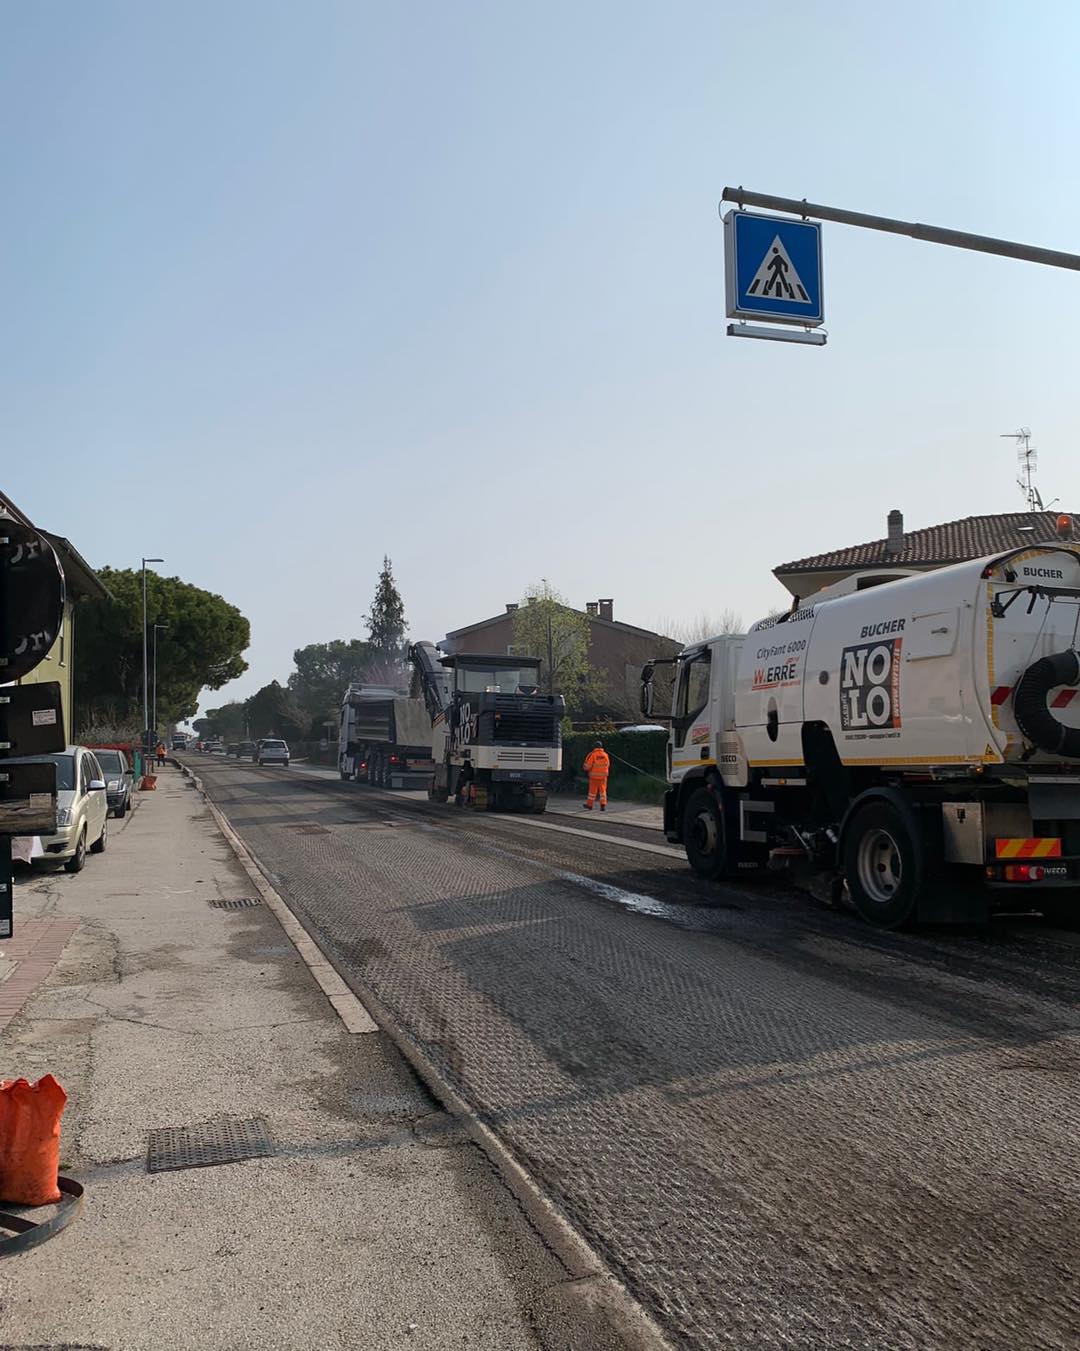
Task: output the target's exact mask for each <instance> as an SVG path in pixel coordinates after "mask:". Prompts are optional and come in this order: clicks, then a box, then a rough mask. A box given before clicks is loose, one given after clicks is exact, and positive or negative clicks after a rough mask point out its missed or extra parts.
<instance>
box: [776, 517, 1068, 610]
mask: <svg viewBox="0 0 1080 1351" xmlns="http://www.w3.org/2000/svg"><path fill="white" fill-rule="evenodd" d="M1063 540H1064V541H1066V542H1068V543H1071V544H1075V545H1076V546H1077V547H1080V530H1078V528H1077V525H1076V517H1075V516H1073V515H1070V514H1067V513H1061V512H1057V511H1008V512H1003V513H1001V514H999V515H996V516H965V517H963V518H962V519H961V520H959V521H946V522H945V523H944V524H943V525H930V526H926V527H924V528H923V529H922V530H905V529H904V517H903V515H902V514H901V512H899V511H897V510H893V511H890V512H889V516H888V522H887V530H886V534H885V536H884V538H883V539H875V540H871V541H870V542H869V543H868V544H853V545H849V546H848V547H847V548H844V549H833V550H831V551H830V552H828V553H823V554H813V555H812V556H811V557H809V558H799V559H796V560H795V561H794V562H791V563H781V564H780V566H779V567H776V568H773V576H774V577H776V579H777V580H778V581H779V582H782V583H783V585H784V586H785V587H786V588H787V589H788V591H790V592H791V594H792V595H793V596H799V597H800V598H802V597H806V596H812V595H814V594H815V593H816V592H818V591H820V590H821V589H822V588H823V587H826V586H832V584H833V583H834V582H840V581H843V579H844V578H845V577H849V576H851V574H852V573H853V572H864V571H874V572H883V573H888V572H890V571H892V570H893V569H894V568H895V569H896V570H897V571H898V572H907V571H911V570H913V569H914V570H915V571H918V572H929V571H931V570H932V569H934V568H943V567H946V566H947V565H948V564H950V563H962V562H964V561H965V560H967V559H969V558H984V557H985V556H986V555H988V554H997V553H1005V552H1006V550H1008V549H1018V548H1021V547H1022V546H1023V545H1025V544H1059V543H1061V542H1062V541H1063Z"/></svg>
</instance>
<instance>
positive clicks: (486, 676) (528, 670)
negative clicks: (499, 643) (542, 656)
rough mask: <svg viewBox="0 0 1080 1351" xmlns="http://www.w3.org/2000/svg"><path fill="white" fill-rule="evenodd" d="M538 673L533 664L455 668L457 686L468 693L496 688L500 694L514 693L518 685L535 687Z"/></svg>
mask: <svg viewBox="0 0 1080 1351" xmlns="http://www.w3.org/2000/svg"><path fill="white" fill-rule="evenodd" d="M539 679H540V675H539V672H538V670H537V669H536V667H535V666H522V667H518V666H496V667H494V668H492V667H490V666H489V667H487V668H486V669H485V668H484V667H468V666H465V667H462V666H459V667H458V668H457V687H458V689H459V690H465V691H467V692H468V693H470V694H483V693H484V691H485V690H489V689H497V690H498V691H499V693H500V694H514V693H516V692H517V689H518V687H519V686H523V687H524V688H525V689H530V690H531V689H535V688H536V685H537V683H538V681H539Z"/></svg>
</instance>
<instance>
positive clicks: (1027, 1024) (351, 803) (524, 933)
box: [200, 766, 1080, 1351]
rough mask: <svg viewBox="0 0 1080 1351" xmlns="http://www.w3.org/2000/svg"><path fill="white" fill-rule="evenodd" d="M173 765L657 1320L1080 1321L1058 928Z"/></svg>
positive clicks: (903, 1341)
mask: <svg viewBox="0 0 1080 1351" xmlns="http://www.w3.org/2000/svg"><path fill="white" fill-rule="evenodd" d="M200 772H204V775H205V781H206V783H207V786H208V788H209V790H210V792H211V793H212V795H213V797H214V798H215V800H216V801H217V802H218V803H219V805H221V806H222V808H223V810H225V811H226V813H227V814H228V816H229V818H230V820H231V821H232V822H233V824H234V826H235V828H236V829H237V830H238V832H239V833H240V834H241V836H242V837H243V838H244V839H245V841H246V842H247V843H248V844H249V846H250V847H251V848H252V849H253V850H254V851H255V853H256V854H257V855H258V857H259V858H260V860H261V861H262V863H263V865H264V866H265V867H266V868H267V869H268V870H269V872H270V874H271V875H272V877H273V879H274V881H275V884H276V885H277V887H278V888H279V890H281V892H282V894H283V895H284V896H285V897H286V898H287V899H288V901H289V903H290V904H291V905H292V906H293V907H294V908H295V909H296V911H297V913H298V914H300V915H301V916H302V917H303V918H304V920H305V922H306V923H307V924H308V925H309V926H310V927H311V929H312V930H313V931H314V932H316V933H317V934H318V935H319V937H320V941H321V942H322V943H323V944H324V946H325V947H326V949H327V951H328V952H329V953H330V954H331V956H332V957H333V958H334V959H335V960H336V962H337V964H338V967H339V969H340V970H341V971H342V973H343V974H344V975H345V977H346V979H351V980H352V981H354V982H355V983H356V985H357V987H358V989H360V990H361V991H362V990H363V989H364V988H370V989H371V990H373V991H374V992H375V993H376V994H377V995H378V997H379V999H380V1000H382V1001H383V1003H384V1004H385V1005H386V1006H387V1007H388V1008H389V1009H390V1010H391V1011H392V1013H393V1015H394V1017H395V1018H396V1019H397V1020H399V1022H400V1024H401V1026H403V1027H404V1028H405V1029H407V1031H408V1033H409V1035H410V1036H412V1037H413V1038H414V1039H415V1040H416V1042H417V1043H418V1044H419V1045H420V1046H422V1048H423V1049H424V1051H425V1052H426V1053H427V1054H428V1055H429V1056H431V1057H433V1058H434V1059H435V1060H436V1062H437V1063H438V1064H439V1065H440V1067H441V1069H442V1071H443V1072H444V1073H445V1074H446V1075H448V1076H449V1077H450V1079H451V1081H452V1082H453V1083H454V1084H455V1085H456V1086H457V1087H458V1088H459V1089H460V1091H461V1092H462V1093H464V1094H465V1096H466V1097H468V1098H469V1100H470V1101H472V1102H473V1103H474V1104H475V1105H476V1107H477V1108H478V1110H479V1111H480V1112H481V1114H482V1115H483V1117H484V1119H485V1120H486V1121H488V1122H489V1123H490V1124H491V1125H492V1126H493V1127H494V1128H495V1129H497V1130H498V1132H499V1133H500V1134H501V1136H502V1137H503V1138H504V1140H506V1141H507V1142H508V1143H509V1144H510V1145H511V1147H512V1148H513V1149H514V1150H515V1152H516V1153H517V1155H518V1157H519V1158H520V1159H521V1160H522V1161H523V1162H524V1163H525V1164H526V1166H527V1167H528V1168H529V1169H530V1170H531V1172H532V1173H533V1174H534V1176H536V1177H537V1178H538V1179H540V1180H541V1182H542V1183H543V1185H544V1186H545V1188H546V1189H547V1191H548V1193H549V1195H550V1196H551V1197H552V1198H553V1199H554V1200H555V1202H556V1203H557V1204H558V1205H559V1206H560V1208H562V1209H563V1211H564V1212H565V1213H566V1214H567V1215H568V1216H569V1217H570V1218H571V1220H572V1221H573V1223H574V1224H575V1226H576V1227H577V1228H578V1229H579V1231H580V1232H582V1233H583V1234H584V1235H585V1236H586V1237H587V1238H588V1239H589V1240H590V1241H591V1242H592V1243H593V1244H594V1245H595V1246H596V1248H597V1249H598V1250H599V1251H600V1252H601V1253H602V1255H604V1256H605V1257H606V1258H607V1260H608V1261H609V1262H610V1263H611V1264H612V1265H613V1267H614V1268H615V1269H616V1270H617V1271H618V1272H619V1273H620V1274H621V1275H622V1276H623V1277H624V1278H625V1279H626V1281H627V1282H628V1284H629V1285H630V1287H631V1289H632V1290H633V1291H634V1292H635V1293H636V1294H637V1295H638V1296H639V1298H641V1299H642V1301H643V1302H644V1303H645V1304H646V1305H647V1306H648V1307H649V1308H650V1309H652V1310H653V1311H655V1312H656V1314H657V1315H658V1316H659V1317H660V1319H661V1320H662V1322H663V1324H664V1325H665V1326H666V1328H667V1329H668V1331H669V1332H670V1333H671V1335H672V1336H673V1338H674V1339H675V1340H676V1341H678V1342H679V1344H681V1345H684V1346H688V1347H702V1348H705V1347H709V1348H711V1347H739V1348H781V1347H785V1348H786V1347H814V1348H831V1347H837V1348H839V1347H858V1348H873V1349H874V1351H894V1349H896V1351H900V1349H908V1348H910V1351H925V1349H926V1348H938V1347H941V1348H945V1347H949V1348H965V1349H967V1348H970V1349H971V1351H975V1349H976V1348H979V1349H980V1351H990V1349H991V1348H993V1349H994V1351H1016V1348H1020V1347H1023V1348H1047V1349H1048V1351H1049V1349H1050V1348H1054V1349H1057V1351H1060V1349H1061V1348H1065V1347H1072V1346H1075V1345H1076V1340H1075V1337H1076V1328H1077V1326H1080V1296H1078V1290H1080V1258H1078V1252H1080V1247H1078V1243H1077V1240H1078V1238H1080V1232H1078V1225H1077V1216H1078V1214H1080V1210H1078V1202H1080V1168H1078V1166H1077V1165H1078V1163H1080V1154H1078V1148H1077V1126H1078V1124H1080V1092H1078V1087H1080V1011H1078V1005H1077V998H1078V990H1080V980H1078V976H1080V945H1078V943H1077V939H1076V935H1067V934H1063V933H1057V932H1055V931H1044V930H1043V929H1042V928H1040V927H1039V926H1038V925H1032V924H1028V925H1026V926H1024V925H1022V924H1021V925H1015V926H1008V925H1005V926H993V927H992V928H991V930H990V931H988V932H986V933H982V934H980V933H974V934H973V933H960V934H949V933H944V934H942V933H929V934H913V935H893V934H882V933H879V932H875V931H872V930H869V929H867V928H864V927H863V926H861V925H859V924H858V922H857V921H855V920H853V919H851V918H850V917H848V916H845V915H837V914H833V913H830V912H826V911H822V910H818V909H817V908H815V907H813V906H812V905H811V904H810V903H809V902H805V901H802V900H792V899H791V897H790V896H788V895H785V894H781V893H777V892H776V891H775V890H774V891H772V892H769V891H768V890H766V891H765V892H764V893H761V894H755V893H754V892H753V890H752V889H751V888H748V887H736V888H726V889H719V888H712V889H708V890H707V889H706V886H705V884H702V883H699V881H698V879H695V878H692V877H691V876H690V875H689V874H687V873H686V872H685V871H684V870H683V871H680V870H678V869H677V868H673V866H672V865H671V864H670V863H668V862H666V861H664V860H662V859H653V858H652V857H650V856H649V855H642V854H634V855H631V853H630V851H627V850H624V849H621V848H620V847H619V846H617V845H615V844H610V843H605V842H601V841H596V842H593V841H588V840H581V839H578V838H576V837H573V836H566V835H558V834H554V833H550V832H548V833H541V832H538V831H533V832H530V830H529V828H528V826H527V824H526V823H522V822H515V821H514V820H513V818H497V817H482V818H477V817H472V816H470V815H469V814H460V813H454V812H453V811H452V810H451V809H438V808H435V807H431V806H429V804H426V803H425V804H417V803H405V802H401V803H400V804H398V803H395V802H394V801H393V800H392V799H389V798H387V797H386V796H385V795H379V796H378V797H370V796H369V797H365V796H364V795H363V791H362V790H354V791H353V792H352V793H351V794H350V793H348V792H347V791H346V790H347V789H349V788H350V787H351V785H315V784H313V783H311V782H310V781H309V782H308V783H307V784H306V785H302V784H300V783H298V782H296V781H292V782H290V780H289V779H288V777H287V776H283V775H278V776H272V775H269V774H268V773H267V772H266V771H258V770H250V771H249V770H245V769H243V768H240V767H237V768H231V767H228V768H226V767H221V768H218V767H216V766H214V767H208V768H206V769H205V770H203V768H202V766H200Z"/></svg>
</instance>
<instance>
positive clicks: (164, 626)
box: [154, 624, 169, 737]
mask: <svg viewBox="0 0 1080 1351" xmlns="http://www.w3.org/2000/svg"><path fill="white" fill-rule="evenodd" d="M168 627H169V626H168V624H155V625H154V736H155V737H156V736H157V734H158V721H157V636H158V633H159V632H161V630H163V629H167V628H168Z"/></svg>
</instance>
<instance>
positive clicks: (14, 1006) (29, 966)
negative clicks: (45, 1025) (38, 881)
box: [0, 917, 79, 1029]
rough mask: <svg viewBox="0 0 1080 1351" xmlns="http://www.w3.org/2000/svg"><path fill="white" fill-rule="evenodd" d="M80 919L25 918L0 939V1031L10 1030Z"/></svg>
mask: <svg viewBox="0 0 1080 1351" xmlns="http://www.w3.org/2000/svg"><path fill="white" fill-rule="evenodd" d="M78 927H79V921H78V920H77V919H23V918H21V917H20V918H19V919H18V920H17V921H16V924H15V932H14V934H13V935H12V937H11V938H4V939H0V1029H3V1028H5V1027H7V1025H8V1023H10V1022H11V1020H12V1018H14V1017H15V1015H16V1014H17V1013H18V1012H19V1011H20V1009H21V1008H22V1007H23V1005H24V1004H25V1003H26V1001H27V1000H28V999H29V998H30V996H31V995H32V994H33V993H34V991H35V990H36V989H37V988H38V986H39V985H40V984H41V983H42V981H44V980H45V978H46V977H47V976H48V974H49V972H50V971H51V970H52V969H53V967H54V966H55V965H56V963H57V961H58V960H59V958H60V954H61V953H62V952H63V950H64V948H65V946H66V945H67V941H68V939H69V938H70V937H71V935H72V934H73V933H74V932H75V930H76V929H77V928H78Z"/></svg>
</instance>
